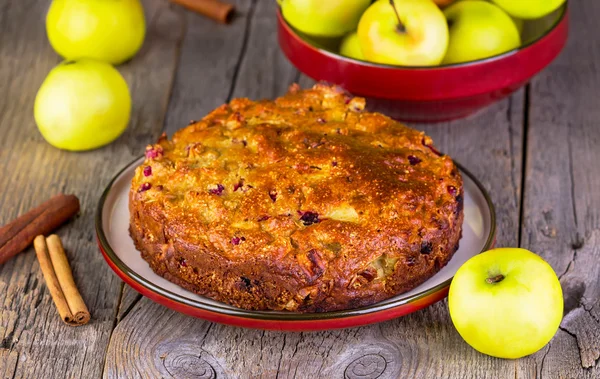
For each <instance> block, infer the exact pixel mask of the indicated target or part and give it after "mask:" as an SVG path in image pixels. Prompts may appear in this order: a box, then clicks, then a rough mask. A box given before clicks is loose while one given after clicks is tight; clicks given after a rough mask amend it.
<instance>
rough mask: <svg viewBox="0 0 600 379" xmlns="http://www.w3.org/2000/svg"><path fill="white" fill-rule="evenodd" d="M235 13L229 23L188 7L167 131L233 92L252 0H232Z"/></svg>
mask: <svg viewBox="0 0 600 379" xmlns="http://www.w3.org/2000/svg"><path fill="white" fill-rule="evenodd" d="M230 3H232V4H235V6H236V17H235V18H234V20H233V22H232V23H231V24H228V25H222V24H218V23H216V22H214V21H212V20H209V19H207V18H206V17H203V16H200V15H198V14H195V13H192V12H189V11H185V12H184V13H183V17H184V22H185V26H186V30H185V37H184V39H183V41H182V45H181V56H180V58H179V64H178V67H177V75H176V79H175V83H174V85H173V91H172V96H171V101H170V103H169V108H168V113H167V120H166V124H165V130H166V132H167V133H168V134H172V133H173V132H174V131H176V130H178V129H180V128H182V127H184V126H185V125H187V124H188V123H189V122H190V120H193V119H198V118H200V117H202V116H204V115H206V114H207V113H208V112H210V111H211V110H213V109H214V108H216V107H218V106H219V105H221V104H223V103H224V102H225V101H227V99H228V98H229V97H230V96H231V92H232V88H233V85H234V82H235V76H236V72H237V70H238V69H239V65H240V62H241V59H242V57H243V54H244V51H245V38H244V36H245V35H246V31H247V28H248V27H249V25H250V24H249V20H250V16H251V15H252V12H253V11H254V7H253V1H251V0H237V1H230Z"/></svg>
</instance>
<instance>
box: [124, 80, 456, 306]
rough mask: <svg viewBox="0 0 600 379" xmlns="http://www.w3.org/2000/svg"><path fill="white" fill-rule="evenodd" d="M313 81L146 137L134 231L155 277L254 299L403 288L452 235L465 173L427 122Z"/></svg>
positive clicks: (342, 297) (277, 302) (370, 295)
mask: <svg viewBox="0 0 600 379" xmlns="http://www.w3.org/2000/svg"><path fill="white" fill-rule="evenodd" d="M363 108H364V99H362V98H351V97H349V96H348V95H347V94H345V93H344V92H343V91H341V90H339V89H338V88H336V87H329V86H326V85H323V84H317V85H315V86H314V87H313V88H312V89H308V90H300V89H299V88H298V87H297V86H292V87H291V88H290V92H289V93H288V94H287V95H285V96H283V97H281V98H278V99H276V100H275V101H265V100H263V101H258V102H252V101H250V100H248V99H235V100H232V101H231V102H230V103H229V104H225V105H223V106H221V107H219V108H217V109H216V110H214V111H213V112H211V113H210V114H209V115H208V116H206V117H205V118H204V119H202V120H201V121H199V122H195V123H192V124H190V125H189V126H188V127H186V128H184V129H182V130H180V131H178V132H177V133H175V135H174V136H173V138H172V140H171V141H168V140H167V139H166V138H164V137H162V138H161V139H160V140H159V141H158V143H157V144H155V145H151V146H149V147H148V148H147V152H146V160H145V162H144V164H142V165H141V166H140V167H138V168H137V170H136V173H135V177H134V179H133V181H132V186H131V191H130V202H129V207H130V213H131V227H130V232H131V236H132V237H133V240H134V242H135V245H136V247H137V249H138V250H140V251H141V252H142V257H143V258H144V259H145V260H146V261H148V262H149V264H150V266H151V267H152V269H153V270H154V271H155V272H156V273H157V274H159V275H161V276H164V277H165V278H167V279H169V280H171V281H173V282H175V283H177V284H178V285H181V286H183V287H185V288H187V289H189V290H191V291H193V292H196V293H198V294H200V295H203V296H207V297H210V298H213V299H215V300H219V301H222V302H226V303H229V304H232V305H234V306H237V307H240V308H246V309H273V310H290V311H298V312H325V311H332V310H340V309H349V308H356V307H360V306H365V305H369V304H372V303H375V302H378V301H381V300H383V299H386V298H389V297H392V296H394V295H397V294H400V293H402V292H405V291H408V290H410V289H412V288H414V287H416V286H417V285H419V284H421V283H422V282H423V281H425V280H426V279H428V278H430V277H431V276H432V275H434V274H435V273H436V272H437V271H439V270H440V268H441V267H443V266H444V265H445V264H446V263H447V262H448V260H450V258H451V257H452V254H453V253H454V252H455V251H456V249H457V247H458V240H459V239H460V235H461V226H462V220H463V212H462V196H463V190H462V179H461V176H460V173H459V171H458V169H457V167H456V166H455V165H454V163H453V162H452V160H451V159H450V158H449V157H447V156H441V155H440V154H439V153H438V152H437V151H436V150H435V148H434V147H433V144H432V141H431V139H430V138H429V137H428V136H426V135H425V134H424V133H422V132H418V131H416V130H413V129H410V128H407V127H405V126H403V125H402V124H400V123H398V122H396V121H394V120H392V119H390V118H388V117H386V116H383V115H381V114H377V113H367V112H363Z"/></svg>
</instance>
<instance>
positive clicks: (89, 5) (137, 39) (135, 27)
mask: <svg viewBox="0 0 600 379" xmlns="http://www.w3.org/2000/svg"><path fill="white" fill-rule="evenodd" d="M145 25H146V23H145V19H144V9H143V8H142V5H141V4H140V1H139V0H110V1H107V0H54V1H52V4H51V5H50V9H49V10H48V14H47V16H46V32H47V34H48V40H49V41H50V44H51V45H52V47H53V48H54V50H55V51H56V52H57V53H58V54H59V55H61V56H62V57H63V58H65V59H69V60H72V59H79V58H91V59H96V60H100V61H104V62H109V63H112V64H119V63H122V62H124V61H126V60H128V59H130V58H132V57H133V56H134V55H135V53H137V51H138V50H139V49H140V47H141V46H142V43H143V42H144V36H145V33H146V26H145Z"/></svg>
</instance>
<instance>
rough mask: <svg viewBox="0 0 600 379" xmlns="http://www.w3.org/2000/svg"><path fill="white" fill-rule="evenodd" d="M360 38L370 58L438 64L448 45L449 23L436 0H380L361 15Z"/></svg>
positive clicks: (362, 47)
mask: <svg viewBox="0 0 600 379" xmlns="http://www.w3.org/2000/svg"><path fill="white" fill-rule="evenodd" d="M358 38H359V40H360V46H361V49H362V52H363V54H364V56H365V59H366V60H369V61H372V62H376V63H384V64H391V65H400V66H435V65H438V64H440V62H441V61H442V59H443V58H444V55H445V53H446V48H447V47H448V26H447V24H446V19H445V18H444V14H443V13H442V11H441V10H440V9H439V8H438V6H437V5H436V4H435V3H434V2H433V1H432V0H396V1H386V0H380V1H377V2H375V3H373V4H372V5H371V6H370V7H369V8H368V9H367V10H366V11H365V13H364V14H363V16H362V17H361V19H360V22H359V23H358Z"/></svg>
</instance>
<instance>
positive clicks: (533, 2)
mask: <svg viewBox="0 0 600 379" xmlns="http://www.w3.org/2000/svg"><path fill="white" fill-rule="evenodd" d="M492 1H493V2H494V3H496V4H498V6H500V7H501V8H502V9H504V10H505V11H506V12H508V13H509V14H510V15H511V16H514V17H517V18H524V19H526V20H531V19H535V18H540V17H544V16H546V15H547V14H550V13H552V12H553V11H555V10H556V9H558V7H560V6H561V5H563V4H564V2H565V1H566V0H526V1H524V0H492Z"/></svg>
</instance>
